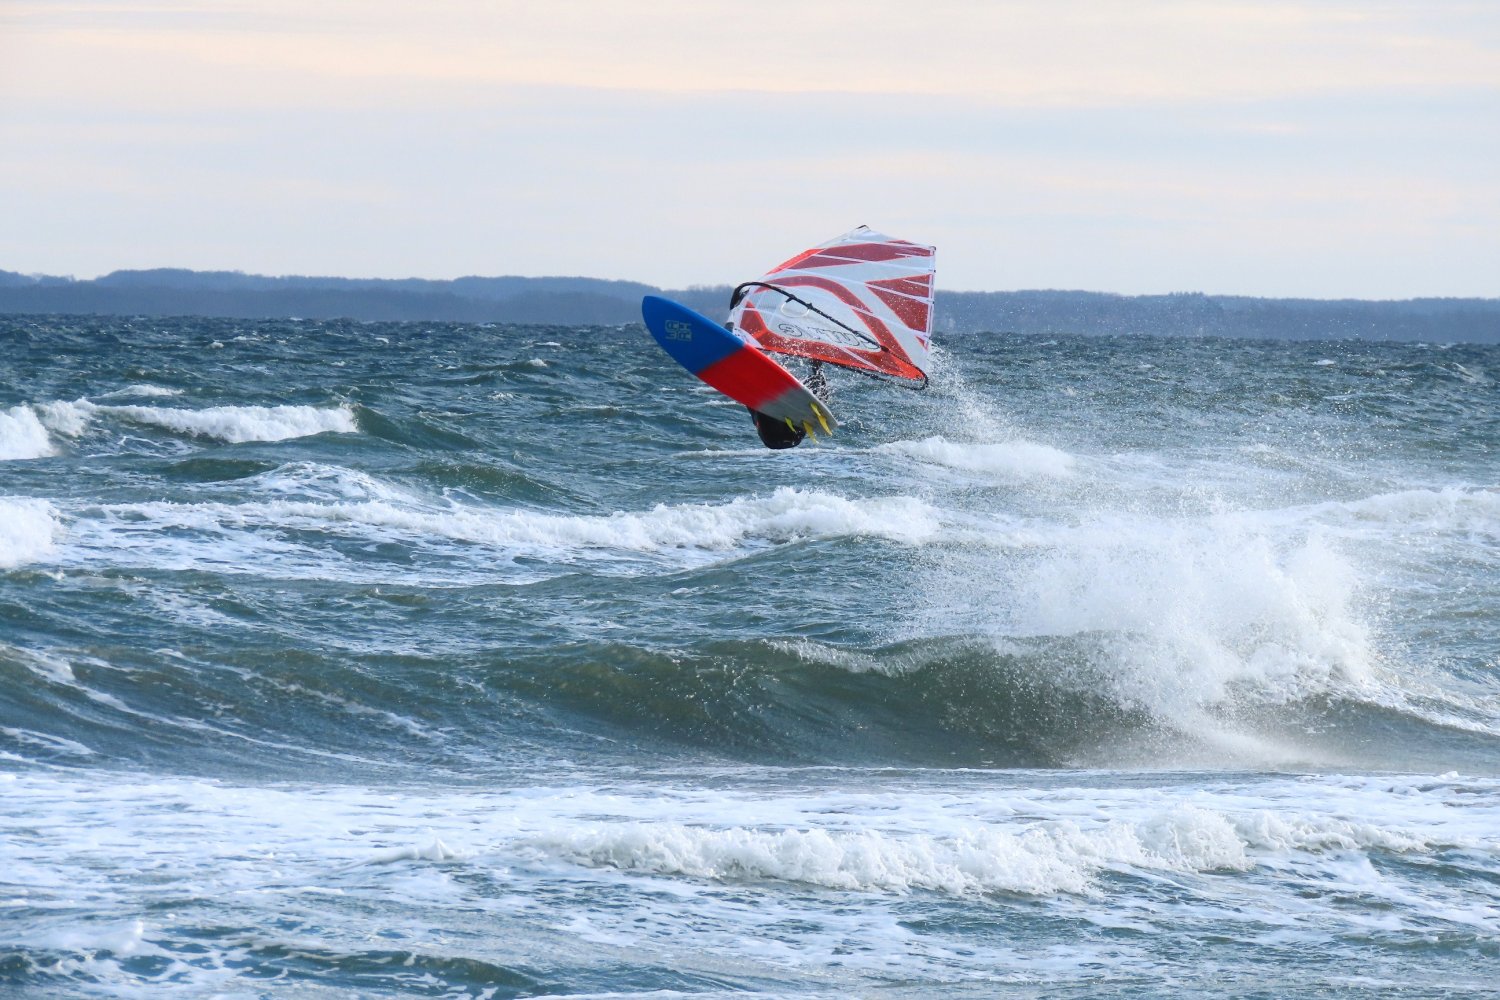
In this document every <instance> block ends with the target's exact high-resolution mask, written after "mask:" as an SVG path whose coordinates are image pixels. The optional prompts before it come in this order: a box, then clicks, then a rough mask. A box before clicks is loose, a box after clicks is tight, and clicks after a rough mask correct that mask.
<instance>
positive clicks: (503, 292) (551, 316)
mask: <svg viewBox="0 0 1500 1000" xmlns="http://www.w3.org/2000/svg"><path fill="white" fill-rule="evenodd" d="M652 293H655V294H663V295H667V296H669V297H671V298H674V299H677V300H678V301H680V302H683V303H684V304H686V305H689V306H691V307H693V308H695V309H698V310H699V311H700V312H703V313H704V314H705V315H708V316H712V317H715V318H719V319H722V318H723V317H724V316H725V314H726V311H727V306H728V299H729V287H728V286H723V287H708V288H704V287H695V288H688V289H677V290H664V289H659V288H656V287H654V286H651V285H646V284H642V283H640V282H634V281H606V280H602V279H599V278H583V277H555V278H523V277H516V276H503V277H493V278H485V277H465V278H455V279H452V280H447V281H433V280H428V279H423V278H399V279H390V278H335V277H306V276H289V277H268V276H265V275H257V274H243V273H241V272H238V271H189V270H183V269H180V268H157V269H152V270H145V271H115V272H113V273H110V274H106V275H104V276H103V277H100V278H94V279H92V280H86V281H75V280H74V279H72V278H63V277H54V276H47V275H41V276H38V275H24V274H18V273H16V272H13V271H0V314H6V313H9V314H19V313H52V314H56V313H68V314H93V315H101V314H102V315H125V316H219V317H230V318H239V319H275V318H286V317H302V318H307V319H335V318H347V319H356V320H410V321H422V320H429V321H442V320H452V321H460V322H472V323H480V322H490V323H549V324H560V325H576V324H593V325H616V324H624V323H634V322H637V321H639V319H640V311H639V308H640V299H641V296H642V295H646V294H652ZM937 327H938V330H939V332H942V333H950V334H952V333H978V332H984V331H1006V332H1015V333H1041V334H1049V333H1078V334H1093V335H1117V334H1148V335H1156V336H1174V337H1199V336H1223V337H1255V338H1268V339H1278V338H1279V339H1293V340H1321V339H1341V338H1354V339H1361V340H1421V341H1433V342H1439V343H1448V342H1469V343H1500V299H1407V300H1400V301H1367V300H1358V299H1340V300H1322V299H1260V298H1247V297H1243V296H1232V295H1204V294H1200V293H1188V294H1175V295H1110V294H1105V293H1101V292H1076V291H1017V292H943V291H940V292H939V293H938V299H937Z"/></svg>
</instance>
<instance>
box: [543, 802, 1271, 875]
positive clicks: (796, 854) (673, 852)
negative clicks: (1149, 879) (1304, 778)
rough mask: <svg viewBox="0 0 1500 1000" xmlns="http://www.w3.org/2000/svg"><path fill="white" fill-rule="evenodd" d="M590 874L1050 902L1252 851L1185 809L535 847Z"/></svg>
mask: <svg viewBox="0 0 1500 1000" xmlns="http://www.w3.org/2000/svg"><path fill="white" fill-rule="evenodd" d="M529 843H530V844H532V845H534V846H539V847H542V848H545V849H548V850H551V851H555V852H557V853H559V854H560V855H561V856H563V857H566V858H569V859H571V860H575V861H578V862H580V863H583V864H590V865H608V866H610V867H614V868H622V869H627V870H644V871H651V872H657V873H661V874H669V875H689V876H693V877H697V878H726V879H774V880H780V881H793V882H807V883H810V884H813V885H821V886H827V887H829V888H834V889H846V890H858V891H886V892H890V891H894V892H910V891H913V890H930V891H935V892H945V893H952V894H958V895H962V894H967V893H976V892H1005V893H1021V894H1026V895H1035V896H1048V895H1052V894H1054V893H1059V892H1071V893H1082V892H1086V891H1088V890H1089V888H1090V882H1091V879H1092V878H1093V876H1094V875H1095V873H1096V872H1098V871H1099V870H1101V869H1104V868H1144V869H1148V870H1149V869H1161V870H1169V871H1220V870H1236V871H1244V870H1246V869H1248V868H1249V867H1251V862H1250V860H1249V858H1248V856H1247V855H1246V853H1245V844H1244V843H1243V842H1242V841H1241V840H1240V839H1239V837H1238V835H1237V834H1236V832H1235V830H1234V827H1233V825H1232V824H1231V823H1230V822H1229V821H1228V820H1227V819H1226V818H1225V817H1223V816H1222V815H1218V814H1215V813H1210V812H1205V811H1203V810H1194V809H1186V808H1185V809H1179V810H1174V811H1172V812H1168V813H1164V814H1162V815H1159V816H1154V817H1151V818H1150V819H1149V820H1148V821H1146V822H1144V823H1142V824H1140V825H1138V826H1134V825H1131V824H1125V823H1112V824H1109V825H1106V826H1104V827H1102V828H1099V829H1094V830H1084V829H1082V828H1080V827H1079V826H1078V825H1077V824H1075V823H1072V822H1057V823H1040V824H1033V825H1030V826H1024V827H1021V828H1018V829H1008V828H1003V827H996V826H988V825H972V824H971V825H965V826H962V827H961V828H959V829H957V830H955V831H953V832H951V833H948V834H944V835H939V836H934V835H932V834H927V833H915V834H913V833H907V834H899V835H893V834H890V833H883V832H880V831H875V830H834V831H830V830H823V829H816V828H814V829H791V830H775V831H767V830H758V829H745V828H740V827H737V828H729V829H704V828H700V827H693V826H686V825H683V824H681V823H638V824H595V825H591V826H584V827H581V828H574V829H570V830H568V831H566V833H564V834H562V835H560V836H555V837H550V838H549V837H541V838H536V839H534V840H532V841H529Z"/></svg>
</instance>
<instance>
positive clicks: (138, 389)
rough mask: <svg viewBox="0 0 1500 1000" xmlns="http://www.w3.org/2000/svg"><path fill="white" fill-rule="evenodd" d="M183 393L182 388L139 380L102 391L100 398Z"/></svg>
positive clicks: (178, 394)
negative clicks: (120, 387)
mask: <svg viewBox="0 0 1500 1000" xmlns="http://www.w3.org/2000/svg"><path fill="white" fill-rule="evenodd" d="M181 395H182V390H181V389H169V388H168V387H166V386H164V385H151V384H150V383H147V382H137V383H134V384H133V385H127V386H125V387H124V388H122V389H114V390H112V391H110V392H106V393H102V394H101V395H100V396H99V398H100V399H120V398H122V397H125V398H129V397H133V396H147V397H153V396H181Z"/></svg>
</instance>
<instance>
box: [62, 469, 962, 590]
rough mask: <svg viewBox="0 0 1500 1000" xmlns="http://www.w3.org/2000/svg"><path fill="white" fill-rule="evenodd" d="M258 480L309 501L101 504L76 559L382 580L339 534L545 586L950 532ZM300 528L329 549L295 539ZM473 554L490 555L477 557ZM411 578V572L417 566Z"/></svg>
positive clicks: (771, 502)
mask: <svg viewBox="0 0 1500 1000" xmlns="http://www.w3.org/2000/svg"><path fill="white" fill-rule="evenodd" d="M258 481H259V483H260V485H261V486H262V487H263V488H264V489H266V490H267V491H269V492H283V493H285V492H291V493H293V495H295V496H297V498H296V499H269V500H249V501H245V502H242V503H223V502H198V503H173V502H164V501H154V502H148V503H132V504H102V505H97V506H92V507H89V508H87V509H84V510H82V511H80V512H79V513H78V515H77V516H76V517H75V518H74V520H73V522H72V533H71V537H72V545H71V547H70V548H71V555H72V557H73V558H77V559H85V560H87V561H89V562H91V563H95V564H104V565H109V564H121V562H122V560H123V564H126V565H135V564H136V561H137V560H138V559H139V558H140V557H143V556H144V557H146V558H149V559H150V560H151V564H152V565H155V566H170V567H175V568H179V569H180V568H186V567H190V566H199V567H202V568H212V569H218V570H230V571H233V572H246V573H254V574H258V575H268V576H272V577H276V576H281V575H283V573H288V574H290V575H292V576H303V575H311V576H329V577H332V578H348V577H349V576H350V575H351V574H352V575H353V576H354V577H357V578H363V577H373V578H375V579H381V578H382V568H381V564H380V563H379V562H378V561H371V560H366V561H364V562H362V563H359V564H354V563H351V562H350V560H349V559H348V558H347V557H346V556H345V555H344V554H342V553H340V552H339V551H337V550H335V549H333V548H331V547H329V546H330V543H332V542H333V541H335V540H336V539H337V538H340V537H349V536H354V537H358V538H362V539H371V540H375V541H379V542H386V543H397V544H401V545H404V546H409V547H416V548H418V549H420V550H423V551H427V552H428V553H429V554H432V555H435V556H442V557H444V558H457V559H471V558H479V559H481V560H482V562H483V565H484V567H485V568H486V572H487V574H495V573H497V572H499V573H504V572H505V571H504V568H503V566H497V564H496V562H495V556H496V555H497V554H498V555H499V556H500V557H501V558H502V559H510V560H520V559H528V560H532V561H533V562H535V563H536V565H532V566H530V567H529V568H528V569H527V570H526V575H528V576H530V577H536V576H546V575H551V574H553V573H556V572H557V571H558V570H557V567H559V566H566V565H571V564H577V563H588V562H595V561H599V560H604V561H609V560H617V559H619V558H622V557H625V556H634V557H660V558H665V559H667V560H669V561H673V560H677V557H678V556H683V557H686V563H687V564H689V565H697V564H701V563H702V561H703V559H702V558H701V557H702V556H704V555H718V554H722V553H736V552H740V551H744V550H746V549H753V548H758V547H762V546H765V545H775V544H785V543H790V542H798V541H804V540H813V539H830V538H849V537H863V538H883V539H887V540H891V541H895V542H898V543H905V544H910V545H920V544H921V543H923V542H925V541H927V540H929V539H931V538H932V537H934V536H935V535H936V533H937V532H938V531H939V522H938V516H937V513H936V512H935V511H934V510H933V509H932V508H931V507H929V506H928V505H927V504H925V503H923V502H922V501H920V500H917V499H914V498H910V497H900V496H896V497H885V498H875V499H847V498H844V497H841V496H837V495H834V494H830V493H823V492H820V491H816V490H811V491H804V490H798V489H794V488H791V487H782V488H779V489H777V490H776V491H774V492H773V493H772V494H771V495H769V496H765V497H740V498H735V499H733V500H730V501H727V502H725V503H719V504H711V503H694V504H658V505H657V506H655V507H653V508H651V509H649V510H644V511H616V512H614V513H610V514H572V515H569V514H554V513H545V512H538V511H529V510H518V509H513V508H512V509H498V508H489V507H484V506H480V505H477V504H472V503H461V502H457V501H437V500H434V499H432V498H428V497H423V496H420V495H418V494H416V493H412V492H409V491H404V490H401V489H398V488H395V487H391V486H389V485H387V484H383V483H380V482H379V481H378V480H375V479H373V478H372V477H369V476H365V475H363V474H359V475H352V474H338V475H331V476H321V477H320V476H315V475H310V474H306V473H301V474H288V473H286V472H285V471H277V472H275V473H272V474H267V475H265V476H263V477H258ZM287 529H295V530H298V531H311V532H315V533H317V535H322V536H323V539H322V540H320V539H319V538H317V537H316V535H314V536H312V537H307V536H304V537H301V538H299V539H297V540H296V541H288V540H287V539H286V538H285V537H283V532H284V531H285V530H287ZM185 533H186V534H185ZM452 543H457V544H458V546H459V547H457V548H455V547H454V546H453V544H452ZM474 546H477V547H481V548H482V549H483V550H484V551H483V552H473V551H468V550H466V549H465V548H464V547H474ZM695 554H696V555H695ZM283 563H284V564H285V565H284V566H282V564H283ZM400 571H401V573H402V574H405V573H407V572H409V568H408V567H407V565H406V564H405V563H404V562H402V563H401V565H400Z"/></svg>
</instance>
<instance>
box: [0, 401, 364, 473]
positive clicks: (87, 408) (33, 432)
mask: <svg viewBox="0 0 1500 1000" xmlns="http://www.w3.org/2000/svg"><path fill="white" fill-rule="evenodd" d="M132 388H142V387H132ZM178 391H179V390H175V389H163V390H161V391H160V392H138V393H131V394H134V395H165V394H175V393H177V392H178ZM119 394H125V392H124V390H121V391H120V393H119ZM7 416H9V417H10V418H12V419H14V420H16V421H18V424H17V427H18V428H19V429H18V430H16V431H14V432H11V431H9V430H8V429H7V426H6V423H5V421H6V419H7ZM100 418H112V419H117V420H124V421H128V422H130V423H135V424H144V425H147V426H152V427H161V428H164V429H166V430H169V431H173V432H175V433H178V434H189V435H192V436H194V437H207V438H215V439H217V440H220V441H227V442H229V443H231V444H240V443H243V442H247V441H285V440H288V439H290V438H299V437H309V436H311V435H314V434H327V433H330V432H331V433H339V434H352V433H354V432H356V431H358V430H359V424H358V421H357V420H356V418H355V415H354V409H353V407H351V406H349V405H348V404H344V405H340V406H335V407H320V406H293V405H285V406H210V407H205V408H203V409H197V410H192V409H185V408H180V407H163V406H140V405H104V404H100V403H95V402H92V401H91V400H88V399H75V400H71V401H68V400H53V401H49V402H45V403H37V404H35V405H34V406H31V407H14V408H13V409H12V410H11V411H10V413H9V414H8V415H7V414H4V413H0V457H4V456H5V451H4V449H5V442H6V441H7V440H8V439H9V438H11V437H15V438H17V439H21V438H22V437H23V436H24V438H25V440H27V441H29V442H31V443H30V444H29V445H28V446H27V447H29V448H30V449H32V450H35V449H36V448H37V447H40V446H45V447H46V448H47V450H46V451H40V452H38V455H42V454H52V453H53V451H52V449H51V444H50V442H49V441H48V440H47V437H46V432H47V431H49V430H50V431H51V432H53V433H55V434H62V435H64V436H67V437H77V436H79V435H80V434H82V433H83V432H84V431H85V430H87V429H88V427H89V425H90V424H91V423H93V422H94V421H95V420H98V419H100ZM38 455H16V456H11V457H28V458H29V457H38Z"/></svg>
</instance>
